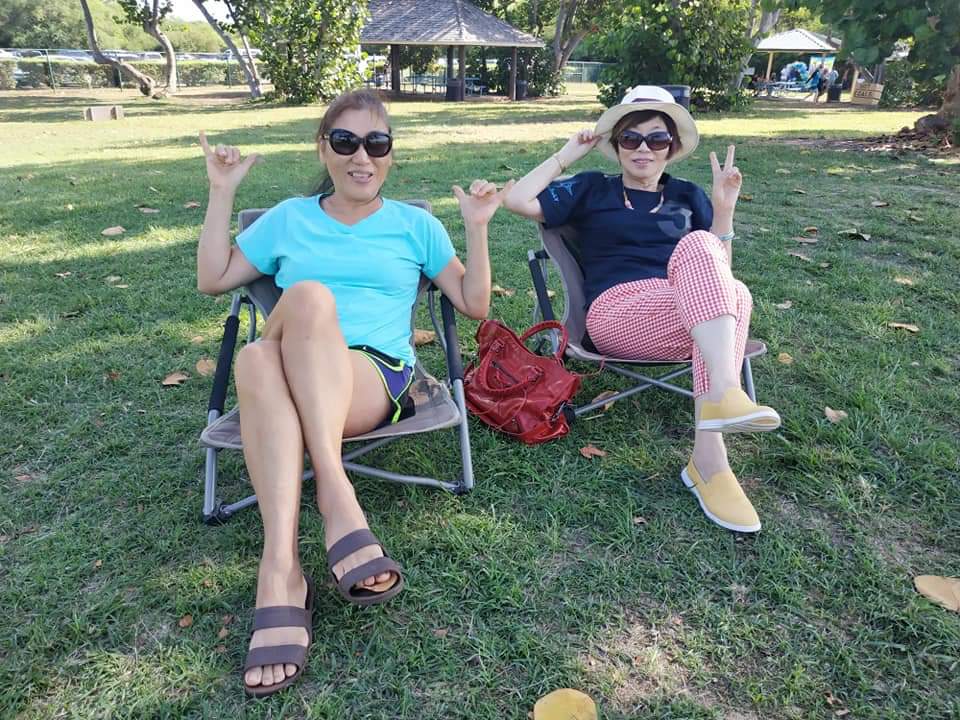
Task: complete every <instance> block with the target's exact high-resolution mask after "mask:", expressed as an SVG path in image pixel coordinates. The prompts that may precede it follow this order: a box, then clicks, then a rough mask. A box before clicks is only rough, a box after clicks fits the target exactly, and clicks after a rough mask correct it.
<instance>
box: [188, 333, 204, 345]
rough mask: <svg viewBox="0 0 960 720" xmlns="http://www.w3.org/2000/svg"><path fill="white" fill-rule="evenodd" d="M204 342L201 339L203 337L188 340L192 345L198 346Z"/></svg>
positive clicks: (197, 336) (196, 336)
mask: <svg viewBox="0 0 960 720" xmlns="http://www.w3.org/2000/svg"><path fill="white" fill-rule="evenodd" d="M204 341H205V338H204V337H203V335H194V336H193V337H192V338H190V342H192V343H193V344H194V345H200V344H202V343H203V342H204Z"/></svg>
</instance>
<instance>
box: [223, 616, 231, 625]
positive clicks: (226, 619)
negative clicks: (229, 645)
mask: <svg viewBox="0 0 960 720" xmlns="http://www.w3.org/2000/svg"><path fill="white" fill-rule="evenodd" d="M233 620H234V618H233V615H224V616H223V617H222V618H220V622H222V623H223V624H224V625H229V624H230V623H232V622H233Z"/></svg>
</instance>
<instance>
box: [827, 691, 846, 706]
mask: <svg viewBox="0 0 960 720" xmlns="http://www.w3.org/2000/svg"><path fill="white" fill-rule="evenodd" d="M825 698H826V701H827V705H829V706H830V707H833V706H834V705H842V704H843V702H842V701H841V700H838V699H837V698H835V697H834V696H833V693H831V692H828V693H826V694H825Z"/></svg>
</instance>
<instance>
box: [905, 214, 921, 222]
mask: <svg viewBox="0 0 960 720" xmlns="http://www.w3.org/2000/svg"><path fill="white" fill-rule="evenodd" d="M907 220H913V222H917V223H922V222H923V221H924V220H923V218H922V217H920V216H919V215H914V214H913V213H907Z"/></svg>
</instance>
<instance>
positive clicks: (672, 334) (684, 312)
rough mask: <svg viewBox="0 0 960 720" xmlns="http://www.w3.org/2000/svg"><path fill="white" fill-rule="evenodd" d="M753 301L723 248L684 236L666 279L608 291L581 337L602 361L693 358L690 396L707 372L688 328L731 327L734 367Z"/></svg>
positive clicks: (708, 237) (700, 236)
mask: <svg viewBox="0 0 960 720" xmlns="http://www.w3.org/2000/svg"><path fill="white" fill-rule="evenodd" d="M752 309H753V300H752V299H751V297H750V291H749V290H748V289H747V286H746V285H744V284H743V283H742V282H740V281H739V280H737V279H736V278H734V277H733V273H732V272H731V271H730V265H729V264H728V261H727V253H726V250H725V249H724V247H723V243H721V242H720V240H719V239H718V238H717V236H716V235H714V234H713V233H710V232H706V231H705V230H696V231H694V232H692V233H689V234H687V235H685V236H684V237H683V238H682V239H681V240H680V242H679V243H677V247H676V248H674V250H673V254H672V255H671V256H670V261H669V263H667V278H666V279H663V278H648V279H646V280H636V281H634V282H627V283H622V284H620V285H614V286H613V287H612V288H609V289H608V290H605V291H604V292H603V293H601V294H600V295H599V296H598V297H597V299H596V300H594V301H593V303H592V304H591V305H590V310H589V311H588V312H587V332H588V333H589V334H590V339H591V340H593V344H594V345H596V347H597V349H598V350H599V351H600V352H601V353H602V354H604V355H610V356H612V357H620V358H624V359H630V360H687V359H689V358H690V357H691V355H692V356H693V394H694V395H695V396H698V397H699V396H700V395H703V394H704V393H706V392H707V391H708V390H709V389H710V378H709V377H708V376H707V368H706V365H705V364H704V362H703V358H702V357H701V356H700V351H699V350H697V347H696V345H695V344H694V342H693V338H692V337H691V336H690V328H692V327H693V326H694V325H699V324H700V323H702V322H706V321H707V320H713V319H714V318H717V317H720V316H721V315H733V316H734V318H736V321H737V332H736V348H735V351H736V367H737V368H739V367H740V365H742V364H743V351H744V347H745V345H746V342H747V331H748V330H749V328H750V312H751V310H752Z"/></svg>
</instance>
